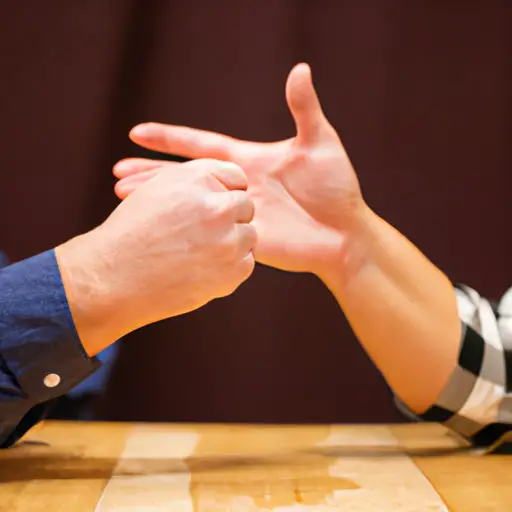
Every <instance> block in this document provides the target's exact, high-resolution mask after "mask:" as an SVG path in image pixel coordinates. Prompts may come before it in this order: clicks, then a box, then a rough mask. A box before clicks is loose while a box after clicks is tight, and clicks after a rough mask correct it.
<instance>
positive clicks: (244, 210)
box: [222, 190, 254, 224]
mask: <svg viewBox="0 0 512 512" xmlns="http://www.w3.org/2000/svg"><path fill="white" fill-rule="evenodd" d="M222 197H223V199H224V201H227V206H226V208H227V209H228V210H229V211H230V212H231V213H232V215H233V220H234V222H240V223H246V224H248V223H249V222H252V220H253V219H254V203H253V202H252V201H251V200H250V199H249V197H248V195H247V192H243V191H242V190H232V191H230V192H226V193H225V194H223V196H222Z"/></svg>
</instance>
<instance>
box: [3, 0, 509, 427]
mask: <svg viewBox="0 0 512 512" xmlns="http://www.w3.org/2000/svg"><path fill="white" fill-rule="evenodd" d="M1 20H2V21H1V27H2V30H1V31H0V69H1V80H0V94H1V105H2V108H1V113H2V117H1V125H0V140H1V151H0V169H1V171H0V172H1V177H2V179H1V187H0V240H1V243H2V246H3V248H4V249H5V250H6V251H7V252H8V253H9V254H10V256H11V257H12V258H14V259H19V258H23V257H26V256H29V255H31V254H34V253H36V252H39V251H42V250H45V249H47V248H49V247H52V246H53V245H55V244H57V243H59V242H61V241H63V240H65V239H66V238H68V237H71V236H73V235H75V234H77V233H79V232H82V231H84V230H87V229H89V228H91V227H92V226H94V225H95V224H97V223H99V222H100V221H101V220H103V219H104V218H105V216H106V215H107V214H108V212H109V211H110V210H111V209H112V208H113V207H114V206H115V205H116V199H115V197H114V195H113V192H112V184H113V179H112V177H111V174H110V172H111V166H112V164H113V163H114V162H115V161H116V160H118V159H119V158H122V157H124V156H129V155H137V154H141V152H140V150H138V149H137V148H135V147H134V146H133V145H132V144H131V143H130V142H129V141H128V139H127V136H126V134H127V131H128V129H129V128H130V127H131V126H132V125H133V124H135V123H137V122H139V121H145V120H158V121H164V122H165V121H167V122H173V123H184V124H188V125H193V126H198V127H201V128H207V129H214V130H220V131H223V132H228V133H230V134H232V135H236V136H239V137H245V138H250V139H260V140H273V139H276V138H282V137H287V136H289V135H290V134H291V133H292V127H293V125H292V123H291V120H290V117H289V115H288V112H287V108H286V104H285V101H284V82H285V78H286V75H287V73H288V71H289V69H290V67H291V66H292V65H293V64H294V63H296V62H297V61H301V60H306V61H308V62H309V63H310V64H311V66H312V68H313V72H314V78H315V81H316V84H317V87H318V91H319V93H320V95H321V98H322V100H323V103H324V106H325V110H326V111H327V113H328V115H329V117H330V119H331V120H332V122H333V123H334V124H335V126H336V127H337V128H338V129H339V130H340V132H341V134H342V136H343V139H344V142H345V144H346V146H347V149H348V151H349V153H350V155H351V157H352V159H353V162H354V164H355V166H356V168H357V170H358V173H359V176H360V179H361V182H362V185H363V189H364V192H365V195H366V197H367V200H368V201H369V202H370V204H371V205H372V206H373V207H374V208H375V209H376V210H377V211H378V213H380V214H381V215H383V216H384V217H385V218H387V219H388V220H389V221H391V222H392V223H393V224H394V225H395V226H397V227H398V228H399V229H400V230H402V231H403V232H404V233H405V234H406V235H407V236H408V237H410V238H411V239H412V240H413V241H414V242H415V243H416V244H418V245H419V246H420V247H421V248H422V249H423V250H424V251H425V252H426V253H427V254H428V255H429V256H430V257H431V258H432V259H433V261H434V262H435V263H436V264H438V265H440V266H441V267H442V269H443V270H445V271H446V272H448V273H449V275H450V277H451V278H452V279H454V280H463V281H465V282H467V283H469V284H471V285H473V286H475V287H477V288H478V289H479V290H481V291H482V292H484V293H485V294H488V295H492V296H498V295H499V294H500V293H502V292H503V291H504V290H505V288H506V286H507V285H508V284H509V283H510V281H511V279H510V278H511V275H510V274H511V270H510V269H511V265H510V260H511V251H510V248H511V246H510V244H511V240H512V237H510V223H509V221H510V219H511V218H512V217H511V213H512V201H511V190H512V175H511V164H512V144H511V142H512V141H511V139H512V132H511V127H512V103H511V99H512V58H511V57H512V30H511V29H510V27H511V26H512V3H511V2H508V1H506V0H504V1H501V2H499V1H490V0H488V1H483V0H482V1H465V2H460V1H454V0H448V1H444V2H428V1H417V2H410V1H408V0H386V1H382V0H363V1H360V0H352V1H347V0H345V1H342V0H318V1H307V0H303V1H300V0H246V1H240V0H221V1H215V2H214V1H211V0H202V1H199V0H196V1H193V0H176V1H171V0H160V1H156V0H154V1H150V0H137V1H135V0H132V1H130V0H89V1H88V2H69V1H68V0H53V1H45V2H41V1H40V0H24V1H20V2H5V3H4V4H3V6H2V9H1ZM101 414H102V416H103V417H107V418H111V419H145V420H155V419H158V420H164V419H165V420H174V419H178V420H182V419H185V420H225V421H246V420H250V421H392V420H397V419H399V418H400V417H401V416H400V415H399V414H398V413H397V412H396V410H395V408H394V406H393V404H392V402H391V400H390V396H389V393H388V390H387V388H386V386H385V384H384V382H383V380H382V379H381V377H380V375H379V374H378V373H377V371H376V370H375V369H374V367H373V365H372V364H371V362H370V361H369V360H368V358H367V357H366V355H365V354H364V352H363V351H362V349H361V348H360V346H359V345H358V343H357V342H356V340H355V339H354V337H353V335H352V333H351V331H350V329H349V327H348V326H347V323H346V321H345V320H344V317H343V315H342V314H341V312H340V311H339V309H338V307H337V305H336V304H335V302H334V300H333V299H332V297H331V296H330V294H329V293H328V292H327V291H326V290H325V289H324V288H323V287H322V285H321V284H320V283H319V282H318V281H317V280H315V279H314V278H312V277H311V276H303V275H292V274H284V273H280V272H277V271H274V270H271V269H268V268H262V267H260V268H258V269H257V271H256V272H255V275H254V276H253V278H252V279H251V280H250V281H249V282H248V283H247V284H246V285H244V286H243V287H242V288H241V289H240V290H239V291H238V292H237V293H235V294H234V295H233V296H232V297H230V298H228V299H225V300H222V301H218V302H215V303H212V304H211V305H209V306H207V307H205V308H204V309H202V310H200V311H198V312H195V313H193V314H190V315H186V316H184V317H181V318H176V319H173V320H170V321H166V322H161V323H160V324H158V325H154V326H152V327H150V328H146V329H143V330H141V331H140V332H137V333H134V334H133V335H131V336H129V338H127V339H126V341H125V343H124V345H123V350H122V353H121V356H120V360H119V364H118V366H117V368H116V371H115V372H114V377H113V380H112V384H111V386H110V388H109V391H108V393H107V395H106V397H105V401H104V403H103V406H102V410H101Z"/></svg>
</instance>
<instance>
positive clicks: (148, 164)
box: [112, 158, 181, 179]
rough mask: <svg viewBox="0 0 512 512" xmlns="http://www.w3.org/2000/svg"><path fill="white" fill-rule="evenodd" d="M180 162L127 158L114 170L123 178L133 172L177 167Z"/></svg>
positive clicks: (115, 174) (115, 166)
mask: <svg viewBox="0 0 512 512" xmlns="http://www.w3.org/2000/svg"><path fill="white" fill-rule="evenodd" d="M179 165H181V164H180V162H169V161H167V160H152V159H150V158H125V159H124V160H120V161H119V162H117V163H116V164H115V165H114V167H113V169H112V172H113V174H114V176H115V177H116V178H119V179H122V178H126V177H127V176H131V175H132V174H137V173H140V172H145V171H149V170H151V169H155V168H157V167H162V166H166V167H167V166H168V167H177V166H179Z"/></svg>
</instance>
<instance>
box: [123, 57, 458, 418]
mask: <svg viewBox="0 0 512 512" xmlns="http://www.w3.org/2000/svg"><path fill="white" fill-rule="evenodd" d="M286 99H287V102H288V106H289V109H290V112H291V114H292V116H293V118H294V120H295V124H296V130H297V133H296V135H295V136H294V137H293V138H290V139H287V140H283V141H279V142H275V143H257V142H249V141H243V140H237V139H234V138H232V137H228V136H226V135H221V134H218V133H212V132H206V131H202V130H198V129H193V128H188V127H182V126H172V125H163V124H157V123H146V124H142V125H138V126H136V127H135V128H134V129H133V130H132V131H131V133H130V137H131V139H132V140H133V141H134V142H136V143H137V144H139V145H141V146H144V147H146V148H148V149H152V150H156V151H159V152H163V153H169V154H174V155H180V156H183V157H186V158H190V159H197V158H214V159H218V160H226V161H230V162H234V163H236V164H238V165H239V166H240V167H241V168H242V169H243V170H244V171H245V173H246V175H247V180H248V194H249V197H250V198H251V200H252V201H253V202H254V205H255V216H254V220H253V222H252V224H253V225H254V227H255V228H256V230H257V232H258V243H257V245H256V248H255V256H256V260H257V261H259V262H261V263H263V264H266V265H271V266H273V267H277V268H279V269H283V270H287V271H299V272H311V273H314V274H316V275H317V276H318V277H319V278H320V279H321V280H322V281H323V282H324V283H325V285H326V286H327V287H328V288H329V289H330V290H331V292H332V293H333V294H334V296H335V297H336V299H337V301H338V303H339V304H340V306H341V308H342V309H343V311H344V313H345V315H346V316H347V318H348V320H349V322H350V324H351V326H352V328H353V330H354V332H355V334H356V336H357V337H358V339H359V340H360V342H361V343H362V345H363V347H364V348H365V350H366V351H367V353H368V355H369V356H370V357H371V359H372V360H373V361H374V363H375V364H376V366H377V367H378V368H379V369H380V371H381V372H382V374H383V375H384V377H385V378H386V380H387V382H388V383H389V385H390V386H391V387H392V389H393V390H394V392H395V393H396V394H397V396H398V397H400V398H401V399H402V400H403V401H404V402H405V404H407V405H408V406H409V407H410V408H411V409H412V410H413V411H415V412H417V413H421V412H423V411H425V410H426V409H427V408H428V407H429V406H430V405H432V404H433V403H434V401H435V399H436V397H437V396H438V395H439V393H440V392H441V390H442V389H443V387H444V386H445V385H446V383H447V381H448V379H449V377H450V375H451V373H452V371H453V370H454V368H455V366H456V362H457V358H458V351H459V345H460V336H461V324H460V320H459V315H458V310H457V303H456V298H455V293H454V290H453V287H452V284H451V283H450V281H449V280H448V278H447V277H446V276H445V275H444V274H443V273H442V272H441V271H440V270H439V269H438V268H436V267H435V266H434V265H433V264H432V263H431V262H430V261H429V260H428V259H427V258H426V257H425V256H424V255H423V254H422V253H421V252H420V251H419V250H418V249H417V248H416V247H415V246H414V245H413V244H412V243H411V242H410V241H408V240H407V239H406V238H405V237H404V236H402V235H401V234H400V233H399V232H398V231H397V230H396V229H394V228H393V227H392V226H391V225H389V224H388V223H387V222H386V221H385V220H383V219H382V218H380V217H379V216H378V215H377V214H376V213H375V212H374V211H372V209H371V208H370V207H369V205H368V204H366V202H365V200H364V198H363V195H362V193H361V190H360V186H359V182H358V178H357V175H356V173H355V171H354V169H353V167H352V165H351V162H350V160H349V158H348V156H347V154H346V152H345V150H344V148H343V145H342V142H341V140H340V137H339V136H338V134H337V133H336V130H335V129H334V128H333V127H332V126H331V124H330V123H329V121H328V120H327V118H326V117H325V115H324V113H323V111H322V108H321V104H320V102H319V99H318V96H317V94H316V91H315V89H314V86H313V83H312V78H311V71H310V69H309V67H308V66H307V65H305V64H300V65H298V66H296V67H295V68H294V69H293V70H292V71H291V73H290V76H289V78H288V81H287V84H286ZM182 165H183V164H177V163H170V162H163V161H153V160H146V159H126V160H123V161H121V162H119V163H118V164H117V165H116V166H115V168H114V174H115V175H116V176H117V177H118V178H119V181H118V183H117V185H116V193H117V195H118V196H119V197H120V198H121V199H125V198H127V197H128V196H130V195H131V194H132V193H133V192H134V191H136V189H137V188H138V187H139V186H141V184H143V183H144V182H147V181H151V180H153V179H156V177H157V176H158V175H160V174H161V173H162V172H163V171H166V172H176V171H177V169H179V168H180V166H182Z"/></svg>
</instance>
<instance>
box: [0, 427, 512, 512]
mask: <svg viewBox="0 0 512 512" xmlns="http://www.w3.org/2000/svg"><path fill="white" fill-rule="evenodd" d="M511 463H512V458H510V457H508V456H504V455H481V454H478V453H474V452H471V451H468V450H467V449H466V447H464V445H463V444H462V443H461V442H460V441H459V440H458V439H456V438H455V437H453V436H452V435H451V434H450V433H449V432H448V431H447V430H446V429H444V428H443V427H441V426H439V425H425V424H420V425H400V426H389V427H388V426H357V425H351V426H336V425H332V426H306V427H304V426H300V427H293V426H286V427H284V426H252V425H249V426H237V425H235V426H233V425H214V426H211V425H210V426H207V425H181V424H180V425H168V424H153V425H151V424H125V423H117V424H115V423H70V422H47V423H46V424H45V425H44V427H43V428H41V429H39V430H37V431H35V432H32V433H31V434H29V435H28V437H27V438H26V439H25V440H24V441H23V442H22V443H21V444H20V445H19V446H17V447H15V448H13V449H9V450H3V451H0V510H1V511H6V512H7V511H9V512H18V511H19V512H39V511H51V512H64V511H65V512H93V511H95V512H113V511H116V512H117V511H119V512H121V511H122V512H125V511H130V512H131V511H144V512H157V511H158V512H163V511H169V510H172V511H196V510H198V511H199V510H200V511H240V512H249V511H260V510H265V511H269V510H278V511H295V510H297V511H303V512H306V511H318V512H320V511H334V510H343V511H361V512H364V511H372V512H373V511H379V512H386V511H400V512H412V511H417V512H434V511H446V510H449V511H454V512H472V511H478V512H482V511H493V512H505V511H508V510H512V464H511Z"/></svg>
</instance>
